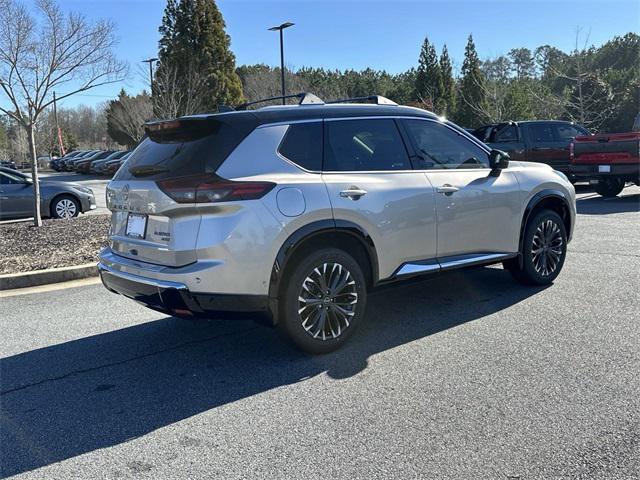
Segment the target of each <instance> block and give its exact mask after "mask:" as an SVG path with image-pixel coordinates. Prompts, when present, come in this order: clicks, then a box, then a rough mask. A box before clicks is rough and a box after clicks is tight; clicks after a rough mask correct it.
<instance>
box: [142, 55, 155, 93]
mask: <svg viewBox="0 0 640 480" xmlns="http://www.w3.org/2000/svg"><path fill="white" fill-rule="evenodd" d="M157 61H158V59H157V58H147V59H146V60H142V63H148V64H149V86H150V88H151V90H150V92H149V95H151V96H153V62H157Z"/></svg>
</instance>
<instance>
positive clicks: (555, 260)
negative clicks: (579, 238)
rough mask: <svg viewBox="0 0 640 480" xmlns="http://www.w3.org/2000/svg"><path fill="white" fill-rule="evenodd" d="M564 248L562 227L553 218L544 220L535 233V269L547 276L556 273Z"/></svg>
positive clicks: (533, 259)
mask: <svg viewBox="0 0 640 480" xmlns="http://www.w3.org/2000/svg"><path fill="white" fill-rule="evenodd" d="M563 249H564V240H563V239H562V232H561V230H560V227H559V226H558V224H556V222H554V221H553V220H548V219H547V220H544V221H543V222H542V223H540V225H538V227H537V228H536V231H535V233H534V235H533V242H532V245H531V260H532V262H533V268H534V269H535V271H536V272H537V273H538V274H540V275H542V276H543V277H547V276H549V275H551V274H552V273H554V272H555V271H556V269H557V268H558V265H559V264H560V260H561V259H562V254H563Z"/></svg>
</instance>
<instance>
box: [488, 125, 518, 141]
mask: <svg viewBox="0 0 640 480" xmlns="http://www.w3.org/2000/svg"><path fill="white" fill-rule="evenodd" d="M493 141H494V143H508V142H517V141H518V130H517V129H516V127H515V126H514V125H508V126H506V127H504V128H502V129H501V130H498V131H497V132H496V136H495V139H494V140H493Z"/></svg>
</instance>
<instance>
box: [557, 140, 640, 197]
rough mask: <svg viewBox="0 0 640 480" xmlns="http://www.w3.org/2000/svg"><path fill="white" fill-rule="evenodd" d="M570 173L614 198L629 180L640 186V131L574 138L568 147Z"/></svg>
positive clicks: (602, 193)
mask: <svg viewBox="0 0 640 480" xmlns="http://www.w3.org/2000/svg"><path fill="white" fill-rule="evenodd" d="M569 158H570V161H571V166H570V174H571V177H572V178H574V179H575V180H576V181H580V180H582V181H586V180H588V181H589V182H590V183H593V184H595V190H596V192H598V193H599V194H600V195H602V196H603V197H615V196H616V195H618V194H619V193H620V192H621V191H622V189H623V188H624V186H625V185H626V183H627V182H633V183H635V184H636V185H640V132H630V133H604V134H600V135H589V136H586V135H585V136H579V137H575V138H574V139H573V141H572V142H571V145H570V146H569Z"/></svg>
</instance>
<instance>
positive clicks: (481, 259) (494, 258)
mask: <svg viewBox="0 0 640 480" xmlns="http://www.w3.org/2000/svg"><path fill="white" fill-rule="evenodd" d="M516 256H518V254H517V253H480V254H471V255H463V257H464V258H458V259H457V260H449V261H440V260H438V261H436V260H430V261H429V263H411V262H408V263H404V264H402V266H401V267H400V268H399V269H398V270H397V271H396V273H394V274H393V275H392V276H391V277H390V278H398V277H406V276H409V275H417V274H423V273H432V272H433V273H435V272H439V271H442V270H451V269H454V268H458V267H465V266H470V265H482V264H490V263H494V262H500V261H502V260H507V259H509V258H513V257H516Z"/></svg>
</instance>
